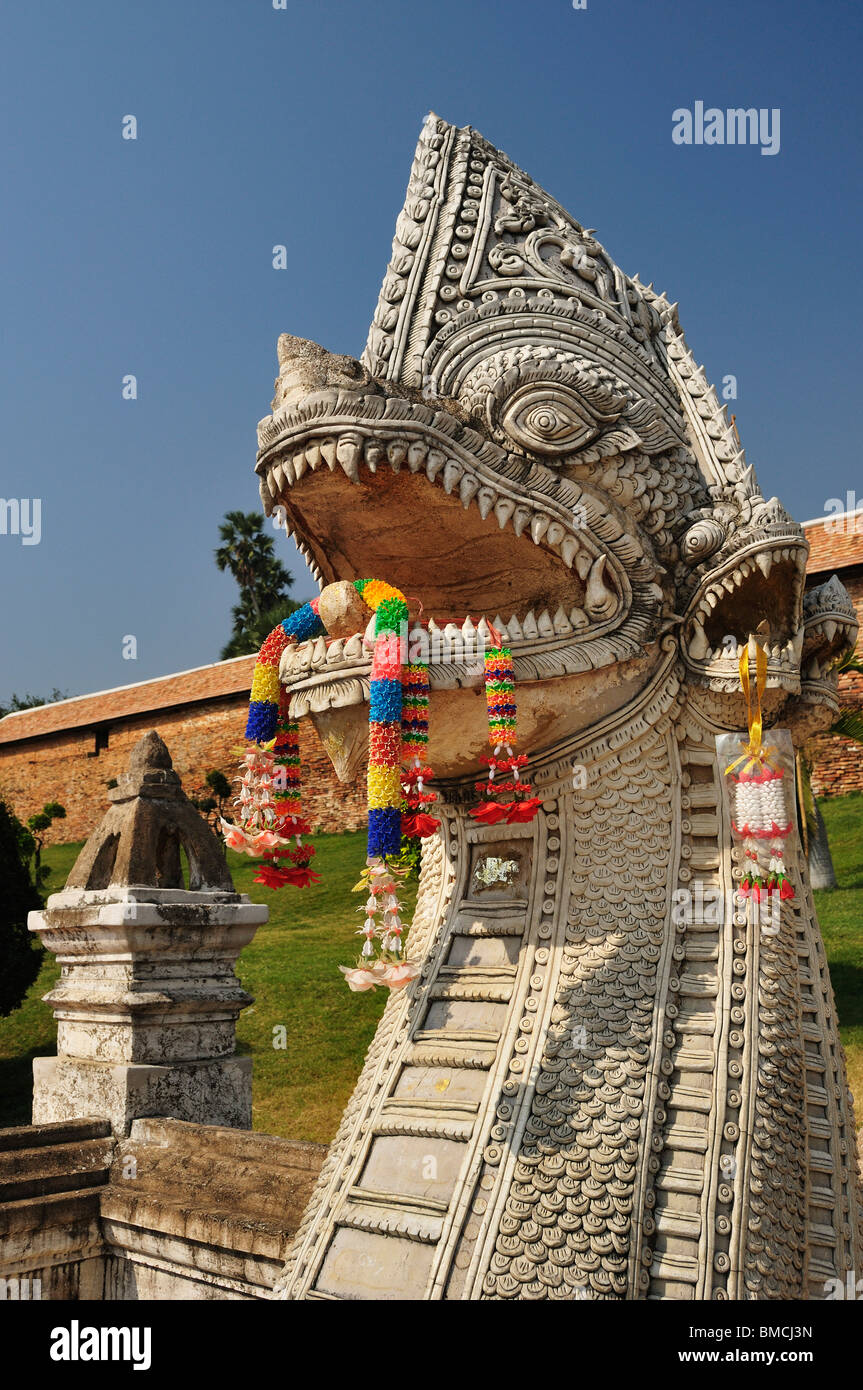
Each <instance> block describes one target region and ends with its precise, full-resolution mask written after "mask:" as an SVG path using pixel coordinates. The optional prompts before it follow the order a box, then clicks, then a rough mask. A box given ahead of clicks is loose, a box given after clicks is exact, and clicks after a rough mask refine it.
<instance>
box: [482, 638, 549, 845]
mask: <svg viewBox="0 0 863 1390" xmlns="http://www.w3.org/2000/svg"><path fill="white" fill-rule="evenodd" d="M492 641H493V642H494V643H495V646H493V647H489V649H488V651H487V652H486V655H485V663H484V669H485V698H486V706H487V710H488V740H489V743H490V744H491V745H492V748H493V752H492V754H491V756H490V757H486V758H482V759H481V760H480V761H481V762H483V763H486V764H487V766H488V780H487V781H486V782H477V783H475V786H476V790H477V791H478V792H484V793H485V800H484V801H481V802H480V804H479V806H477V807H476V809H475V810H473V811H471V815H472V816H473V817H474V819H475V820H478V821H483V822H484V823H485V824H486V825H496V824H497V823H498V822H500V821H505V822H506V824H507V825H515V824H517V823H519V822H526V821H532V820H533V818H534V816H535V815H536V814H537V812H538V811H539V808H540V806H541V805H542V801H541V799H540V798H539V797H538V796H527V795H525V794H526V793H528V792H530V791H531V785H530V783H529V782H523V781H522V780H521V773H520V769H521V768H523V767H525V766H526V765H527V755H526V754H524V753H520V754H516V753H515V752H514V745H515V743H516V742H517V739H518V727H517V719H518V711H517V708H516V703H515V670H514V667H513V662H512V652H511V650H510V648H509V647H505V646H504V645H503V643H502V640H501V636H500V633H499V632H497V630H496V629H494V628H493V629H492ZM501 753H503V754H504V756H503V757H501ZM498 773H503V774H504V775H505V774H506V773H510V774H511V776H510V779H509V780H506V781H500V780H497V781H496V780H495V779H496V777H497V774H498ZM505 793H509V794H510V797H511V799H510V800H509V801H506V800H504V799H503V797H504V794H505Z"/></svg>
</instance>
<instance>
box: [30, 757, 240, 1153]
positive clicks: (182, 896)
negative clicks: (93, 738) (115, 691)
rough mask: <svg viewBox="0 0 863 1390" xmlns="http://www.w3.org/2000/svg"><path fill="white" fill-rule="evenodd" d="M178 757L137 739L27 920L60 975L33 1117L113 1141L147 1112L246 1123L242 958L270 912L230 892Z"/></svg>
mask: <svg viewBox="0 0 863 1390" xmlns="http://www.w3.org/2000/svg"><path fill="white" fill-rule="evenodd" d="M170 761H171V760H170V756H169V754H168V751H167V749H166V748H165V745H164V744H163V743H162V741H161V739H159V738H157V737H156V735H154V734H150V735H147V736H146V737H145V738H144V739H142V740H141V741H140V743H139V744H138V745H137V747H136V749H135V750H134V752H133V755H132V759H131V762H130V767H129V772H128V773H127V774H125V776H124V777H123V778H121V779H120V786H119V787H118V788H117V789H116V793H115V798H114V805H113V806H112V807H111V809H110V810H109V812H108V813H107V815H106V817H105V819H104V820H103V822H102V824H101V826H99V827H98V829H97V830H96V831H95V832H94V834H93V836H92V837H91V839H90V841H88V843H87V845H85V847H84V849H83V850H82V851H81V854H80V856H79V858H78V860H77V862H76V865H75V868H74V869H73V872H72V874H71V875H70V879H69V883H68V884H67V886H66V888H65V889H64V890H63V891H62V892H60V893H55V894H53V895H52V896H51V897H50V898H49V900H48V904H47V907H46V908H45V910H44V912H40V913H33V914H31V918H30V930H31V931H34V932H36V933H37V934H38V935H39V937H40V938H41V940H42V941H43V943H44V944H45V945H46V946H47V947H48V949H49V950H51V951H53V952H54V954H55V955H56V957H57V959H58V961H59V962H60V964H61V967H62V971H61V976H60V980H59V981H58V983H57V985H56V986H55V987H54V989H53V990H51V992H50V993H49V994H48V995H46V1000H47V1002H48V1003H49V1004H51V1006H52V1008H53V1009H54V1013H55V1016H56V1018H57V1046H58V1056H57V1057H54V1058H37V1059H35V1061H34V1069H33V1074H34V1098H33V1117H34V1120H35V1121H38V1122H42V1121H48V1120H62V1119H67V1118H72V1117H74V1116H76V1115H82V1114H99V1115H104V1116H107V1117H109V1118H110V1120H111V1122H112V1124H113V1126H114V1128H115V1131H116V1132H117V1133H119V1134H124V1133H127V1132H128V1129H129V1126H130V1124H131V1122H132V1120H134V1119H135V1118H136V1117H137V1116H139V1115H158V1114H162V1115H174V1116H176V1117H177V1118H179V1119H184V1120H198V1121H201V1122H204V1123H211V1124H224V1125H237V1126H241V1127H248V1126H249V1125H250V1124H251V1063H250V1061H249V1060H248V1059H247V1058H241V1057H236V1056H235V1055H234V1047H235V1026H236V1019H237V1016H238V1014H239V1012H240V1010H241V1009H243V1008H245V1007H246V1006H247V1005H248V1004H250V1003H251V1002H252V999H251V996H250V995H249V994H247V993H246V991H245V990H244V989H243V988H242V986H241V985H240V983H239V981H238V980H237V978H236V976H235V975H234V963H235V961H236V959H237V956H238V954H239V952H240V950H241V949H242V948H243V946H245V945H247V944H248V942H249V941H251V939H252V937H253V936H254V933H255V931H256V929H257V927H258V925H259V924H260V923H261V922H264V921H266V919H267V909H266V907H259V906H257V905H255V904H253V903H251V902H249V900H248V898H246V897H244V896H242V895H240V894H238V893H235V892H234V891H233V885H232V883H231V880H230V875H229V874H228V870H227V866H226V864H225V861H224V858H223V857H222V854H221V851H220V849H219V846H218V843H217V841H216V839H215V837H214V835H213V834H212V832H211V831H210V829H209V828H208V827H207V825H206V824H205V822H204V821H203V820H202V819H201V817H200V816H199V815H198V814H197V813H196V812H195V811H194V809H193V808H192V807H191V805H190V804H189V803H188V801H187V800H186V798H185V797H184V796H183V793H182V790H181V788H180V785H179V779H178V778H177V776H176V773H174V772H173V770H172V768H171V766H170ZM181 845H182V847H183V848H184V849H185V851H186V853H187V855H188V859H189V865H190V875H191V876H192V878H193V879H194V881H195V882H196V883H197V884H198V885H199V886H198V887H197V888H196V889H194V890H191V889H185V888H183V886H182V878H181V876H180V859H179V850H180V846H181ZM148 878H149V882H148ZM73 880H74V883H73ZM70 885H72V886H70Z"/></svg>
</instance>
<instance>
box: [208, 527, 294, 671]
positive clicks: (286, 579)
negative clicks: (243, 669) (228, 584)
mask: <svg viewBox="0 0 863 1390" xmlns="http://www.w3.org/2000/svg"><path fill="white" fill-rule="evenodd" d="M219 536H220V538H221V541H222V544H221V545H220V546H219V547H218V548H217V549H216V551H215V559H216V565H217V566H218V568H219V569H220V570H223V571H224V570H228V571H229V572H230V573H231V574H232V575H233V576H234V579H236V581H237V584H238V585H239V587H240V602H239V603H238V604H236V605H235V606H234V608H233V609H232V611H231V616H232V619H233V631H232V633H231V637H230V639H229V641H228V642H227V644H226V645H225V647H223V649H222V660H223V661H224V660H227V659H228V658H229V657H232V656H243V655H245V654H246V653H247V652H252V651H254V650H255V649H256V648H257V647H259V646H260V645H261V642H263V640H264V638H265V637H266V635H267V633H268V632H270V631H272V629H273V628H274V627H275V625H276V623H277V622H279V620H280V619H281V618H284V617H285V616H286V615H287V614H288V613H291V612H293V610H294V609H295V608H296V607H298V605H297V604H296V603H294V602H293V601H292V600H291V599H289V598H288V596H287V591H288V589H290V587H291V585H292V584H293V582H294V577H293V575H292V574H291V573H290V571H289V570H287V569H285V566H284V565H283V564H282V562H281V560H279V559H278V558H277V556H276V553H275V549H274V546H273V539H272V537H271V536H267V535H265V533H264V523H263V518H262V517H261V516H260V515H259V513H258V512H241V511H232V512H226V513H225V518H224V520H223V521H222V523H221V525H220V526H219Z"/></svg>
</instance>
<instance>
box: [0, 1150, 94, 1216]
mask: <svg viewBox="0 0 863 1390" xmlns="http://www.w3.org/2000/svg"><path fill="white" fill-rule="evenodd" d="M113 1155H114V1140H113V1139H112V1138H111V1137H110V1135H109V1136H106V1137H100V1138H94V1139H82V1140H81V1141H80V1142H72V1143H65V1144H51V1145H42V1146H39V1147H34V1148H31V1149H20V1148H19V1149H7V1150H6V1151H5V1152H3V1153H0V1202H16V1201H21V1200H22V1199H23V1198H25V1197H44V1196H47V1195H48V1194H49V1193H52V1192H69V1191H71V1190H72V1189H74V1188H85V1187H97V1186H100V1185H101V1184H102V1183H105V1182H107V1181H108V1172H109V1169H110V1167H111V1160H112V1158H113Z"/></svg>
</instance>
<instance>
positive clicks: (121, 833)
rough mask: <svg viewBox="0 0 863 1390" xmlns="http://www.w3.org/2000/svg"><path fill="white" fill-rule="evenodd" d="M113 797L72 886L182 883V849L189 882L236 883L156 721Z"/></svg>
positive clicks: (180, 885)
mask: <svg viewBox="0 0 863 1390" xmlns="http://www.w3.org/2000/svg"><path fill="white" fill-rule="evenodd" d="M109 797H110V800H111V801H112V803H113V805H112V806H111V807H110V808H109V810H108V811H107V812H106V814H105V816H104V818H103V820H102V822H101V824H100V825H99V826H98V827H97V829H96V830H94V832H93V834H92V835H91V836H90V838H89V840H88V841H87V843H86V845H85V846H84V848H83V849H82V851H81V853H80V854H79V855H78V858H77V859H76V860H75V863H74V865H73V867H72V872H71V873H70V875H69V878H68V879H67V882H66V887H67V888H85V889H99V888H113V887H127V886H132V885H134V886H145V887H153V888H183V887H184V884H183V870H182V862H181V857H180V850H181V849H184V850H185V852H186V856H187V858H188V861H189V888H190V890H192V891H194V890H196V889H201V888H204V889H207V888H216V889H227V890H228V891H230V890H231V889H232V888H233V883H232V881H231V875H230V873H229V872H228V866H227V864H226V863H225V860H224V857H223V855H222V852H221V848H220V846H219V844H218V842H217V841H216V838H215V836H214V835H213V832H212V831H211V830H210V828H209V826H208V825H207V823H206V822H205V821H204V820H203V818H202V817H201V816H200V815H199V814H198V812H197V811H196V810H195V808H194V806H192V804H191V802H190V801H189V799H188V797H187V796H186V794H185V792H184V791H183V788H182V786H181V784H180V778H179V776H178V775H177V773H176V772H175V771H174V768H173V764H172V762H171V755H170V753H169V752H168V749H167V748H166V746H165V744H164V742H163V741H162V739H161V738H160V737H159V735H158V734H157V733H156V731H155V730H154V729H151V730H150V732H149V733H147V734H145V735H144V736H143V738H141V739H139V741H138V742H137V743H136V744H135V747H134V748H133V749H132V754H131V757H130V758H129V768H128V771H127V772H124V773H122V775H121V776H120V777H119V778H118V779H117V786H116V787H114V788H112V790H111V792H110V793H109Z"/></svg>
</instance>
